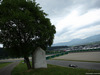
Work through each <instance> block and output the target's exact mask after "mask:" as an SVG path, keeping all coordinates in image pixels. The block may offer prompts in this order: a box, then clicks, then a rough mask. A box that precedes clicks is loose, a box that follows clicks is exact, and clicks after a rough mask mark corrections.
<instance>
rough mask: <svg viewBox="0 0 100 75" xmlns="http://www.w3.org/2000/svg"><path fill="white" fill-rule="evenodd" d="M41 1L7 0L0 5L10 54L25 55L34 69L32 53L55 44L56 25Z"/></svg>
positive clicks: (1, 30)
mask: <svg viewBox="0 0 100 75" xmlns="http://www.w3.org/2000/svg"><path fill="white" fill-rule="evenodd" d="M46 16H47V14H46V13H45V12H44V11H43V10H41V7H39V4H37V3H36V2H35V0H34V1H26V0H3V1H2V2H1V5H0V42H1V43H2V44H3V47H4V49H6V50H7V51H8V52H9V53H10V55H12V56H15V57H24V59H25V60H26V64H27V67H28V69H30V68H31V65H30V62H29V58H28V57H29V55H30V54H32V53H33V52H34V51H35V49H36V48H37V47H41V48H43V49H44V50H46V48H47V47H48V46H51V44H52V43H53V38H54V34H55V33H56V31H55V26H54V25H52V24H51V22H50V20H49V19H48V18H47V17H46Z"/></svg>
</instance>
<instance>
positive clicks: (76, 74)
mask: <svg viewBox="0 0 100 75" xmlns="http://www.w3.org/2000/svg"><path fill="white" fill-rule="evenodd" d="M86 73H100V70H88V69H78V68H67V67H61V66H55V65H50V64H48V68H47V69H43V68H42V69H34V70H33V69H31V70H27V67H26V64H25V63H24V64H23V63H19V64H18V65H17V66H16V67H15V68H14V69H13V71H12V75H86Z"/></svg>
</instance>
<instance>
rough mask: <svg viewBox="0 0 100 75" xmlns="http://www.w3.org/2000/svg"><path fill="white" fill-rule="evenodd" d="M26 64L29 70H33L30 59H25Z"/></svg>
mask: <svg viewBox="0 0 100 75" xmlns="http://www.w3.org/2000/svg"><path fill="white" fill-rule="evenodd" d="M24 60H25V63H26V65H27V68H28V70H29V69H31V64H30V61H29V58H28V57H24Z"/></svg>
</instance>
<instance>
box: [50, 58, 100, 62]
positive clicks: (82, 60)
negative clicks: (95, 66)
mask: <svg viewBox="0 0 100 75" xmlns="http://www.w3.org/2000/svg"><path fill="white" fill-rule="evenodd" d="M51 60H63V61H77V62H93V63H100V61H87V60H70V59H51Z"/></svg>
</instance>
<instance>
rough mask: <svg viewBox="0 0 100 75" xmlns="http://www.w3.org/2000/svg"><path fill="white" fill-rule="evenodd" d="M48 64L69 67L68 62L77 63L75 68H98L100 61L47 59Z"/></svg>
mask: <svg viewBox="0 0 100 75" xmlns="http://www.w3.org/2000/svg"><path fill="white" fill-rule="evenodd" d="M47 63H48V64H52V65H58V66H63V67H69V64H74V65H77V66H78V67H77V68H84V69H95V70H100V63H93V62H77V61H62V60H47Z"/></svg>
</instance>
